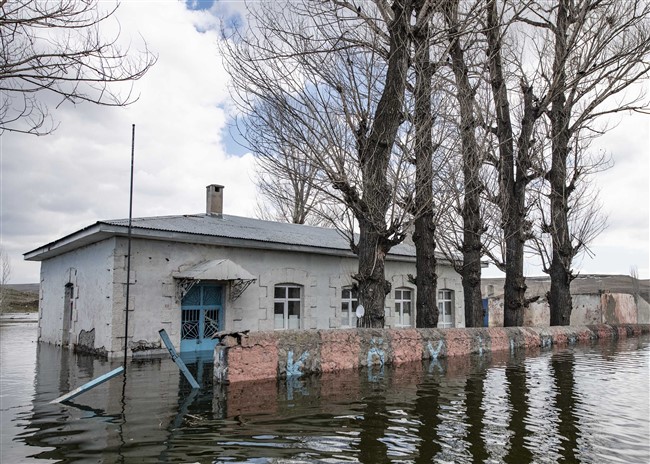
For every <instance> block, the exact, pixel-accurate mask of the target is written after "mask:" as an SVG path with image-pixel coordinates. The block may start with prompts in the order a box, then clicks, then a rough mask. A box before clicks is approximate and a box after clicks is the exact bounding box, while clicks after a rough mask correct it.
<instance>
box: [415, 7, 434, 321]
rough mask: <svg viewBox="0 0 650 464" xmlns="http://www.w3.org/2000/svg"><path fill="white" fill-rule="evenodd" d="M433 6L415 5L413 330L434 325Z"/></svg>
mask: <svg viewBox="0 0 650 464" xmlns="http://www.w3.org/2000/svg"><path fill="white" fill-rule="evenodd" d="M435 3H437V2H431V1H427V0H418V1H416V2H415V14H416V20H415V26H414V27H413V46H414V49H415V52H414V58H413V68H414V73H415V88H414V114H413V124H414V126H415V148H414V152H415V153H414V155H415V203H414V207H415V208H414V209H415V210H414V213H415V214H414V216H415V232H414V233H413V242H414V243H415V248H416V257H415V268H416V277H415V278H414V279H413V280H414V281H415V284H416V286H417V311H416V326H417V327H420V328H423V327H436V326H437V325H438V305H437V302H436V301H437V275H436V265H437V259H436V242H435V232H436V222H435V218H434V216H435V214H434V201H433V153H434V151H435V147H434V145H433V138H432V137H433V134H432V131H433V123H434V117H433V109H432V105H433V102H432V98H431V93H432V80H433V75H434V73H435V67H436V63H435V62H432V60H431V46H432V34H431V17H432V14H431V13H432V9H433V8H434V7H435V6H436V5H434V4H435Z"/></svg>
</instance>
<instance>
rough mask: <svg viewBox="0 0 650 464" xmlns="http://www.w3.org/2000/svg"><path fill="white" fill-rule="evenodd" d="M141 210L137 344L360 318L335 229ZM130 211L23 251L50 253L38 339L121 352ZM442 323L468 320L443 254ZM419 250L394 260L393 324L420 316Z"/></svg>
mask: <svg viewBox="0 0 650 464" xmlns="http://www.w3.org/2000/svg"><path fill="white" fill-rule="evenodd" d="M223 190H224V189H223V187H222V186H220V185H209V186H208V187H207V206H206V213H205V214H190V215H180V216H165V217H151V218H139V219H134V220H133V223H132V225H133V227H132V250H131V275H130V284H131V285H130V286H129V292H130V297H129V300H130V301H129V331H128V333H129V339H128V347H129V354H133V355H140V354H153V353H156V352H158V351H159V350H160V349H161V348H160V346H161V345H160V339H159V335H158V331H159V330H160V329H161V328H164V329H166V331H167V333H168V334H169V336H170V337H171V339H172V341H173V342H174V345H175V347H176V349H177V350H180V351H181V352H183V353H192V352H202V351H211V350H212V348H213V347H214V344H215V340H214V339H212V335H213V334H214V333H215V332H218V331H223V330H227V331H240V330H252V331H264V330H286V329H328V328H331V329H337V328H344V327H355V326H356V316H355V312H354V311H355V308H356V306H357V297H356V291H355V290H354V287H353V284H354V281H353V279H352V275H353V274H355V273H356V272H357V258H356V256H355V255H354V254H353V253H352V252H351V251H350V249H349V245H348V243H347V241H346V240H345V239H344V238H343V237H342V236H341V235H340V234H339V233H338V232H337V231H336V230H334V229H327V228H320V227H311V226H306V225H297V224H286V223H278V222H270V221H262V220H258V219H250V218H245V217H238V216H229V215H225V214H222V205H223ZM127 237H128V220H127V219H120V220H109V221H99V222H97V223H95V224H93V225H90V226H88V227H86V228H84V229H81V230H79V231H77V232H74V233H73V234H70V235H68V236H65V237H62V238H59V239H58V240H55V241H54V242H51V243H48V244H47V245H43V246H41V247H39V248H37V249H35V250H33V251H30V252H28V253H25V259H26V260H29V261H40V262H41V282H40V302H39V340H40V341H43V342H47V343H52V344H57V345H63V346H66V347H74V348H76V349H79V350H83V351H89V352H95V353H98V354H102V355H107V356H109V357H114V356H119V355H121V354H122V353H123V350H124V332H125V330H124V324H125V307H126V287H127V286H126V282H127V276H126V274H127V245H128V238H127ZM439 263H440V264H439V268H438V270H437V273H438V276H439V278H438V289H439V296H440V302H439V306H440V307H441V308H443V311H441V316H440V324H439V326H440V327H463V326H464V311H463V309H462V308H463V292H462V286H461V281H460V277H459V275H458V274H457V273H456V272H455V271H454V270H453V269H452V267H451V266H450V265H449V264H448V263H446V262H445V261H443V260H442V259H441V260H440V261H439ZM409 274H413V275H415V248H414V247H413V246H412V245H409V244H401V245H398V246H396V247H394V248H393V249H392V250H391V253H390V254H389V255H388V257H387V259H386V279H387V280H389V281H390V282H391V284H392V290H391V293H390V294H389V295H387V297H386V308H385V311H386V326H387V327H412V326H414V322H415V316H416V315H415V311H416V298H417V294H416V288H415V286H414V285H413V284H412V283H410V282H409V280H408V275H409Z"/></svg>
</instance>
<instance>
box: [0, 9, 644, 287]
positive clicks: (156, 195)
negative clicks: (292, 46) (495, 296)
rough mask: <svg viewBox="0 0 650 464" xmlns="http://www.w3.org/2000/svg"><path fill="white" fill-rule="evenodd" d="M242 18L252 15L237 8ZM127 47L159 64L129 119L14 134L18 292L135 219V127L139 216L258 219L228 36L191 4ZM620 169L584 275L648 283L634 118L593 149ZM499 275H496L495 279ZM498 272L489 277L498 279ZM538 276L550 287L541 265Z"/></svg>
mask: <svg viewBox="0 0 650 464" xmlns="http://www.w3.org/2000/svg"><path fill="white" fill-rule="evenodd" d="M233 5H234V6H236V7H240V4H238V3H237V4H233ZM118 17H119V22H120V26H121V29H122V36H123V38H124V39H127V40H132V42H133V44H134V46H136V44H137V43H138V40H139V35H138V34H142V36H143V37H145V38H146V40H147V42H148V44H149V46H150V48H151V49H152V50H153V51H155V52H157V53H158V54H159V61H158V63H157V64H156V66H155V67H154V68H153V69H152V70H151V71H150V72H149V73H148V74H147V75H146V76H145V77H144V78H143V79H142V80H140V81H139V82H137V83H136V91H137V92H139V93H140V95H141V97H140V100H139V101H138V102H136V103H135V104H133V105H132V106H130V107H128V108H106V107H97V106H93V105H90V104H82V105H78V106H66V105H63V106H62V107H61V108H60V109H59V110H58V111H57V112H56V114H55V117H56V118H57V119H58V120H59V121H60V122H61V125H60V128H59V129H58V130H57V131H56V132H55V133H54V134H53V135H51V136H47V137H40V138H37V137H31V136H26V135H19V134H10V133H6V134H4V135H3V136H2V137H1V138H0V153H1V155H2V161H1V165H0V169H1V178H2V186H1V192H2V198H1V201H0V206H1V214H0V221H1V224H0V225H1V232H2V244H3V246H4V247H5V248H6V249H7V251H8V252H9V253H10V257H11V259H12V267H13V272H12V279H11V280H12V282H15V283H22V282H37V281H38V280H39V279H38V275H39V264H38V263H29V262H25V261H23V259H22V253H24V252H26V251H29V250H31V249H34V248H36V247H38V246H41V245H43V244H45V243H48V242H50V241H52V240H55V239H57V238H59V237H61V236H63V235H65V234H68V233H71V232H74V231H75V230H78V229H80V228H82V227H85V226H87V225H90V224H92V223H94V222H95V221H97V220H100V219H112V218H124V217H127V216H128V192H129V169H130V153H131V124H136V160H135V191H134V215H135V216H136V217H137V216H154V215H164V214H183V213H196V212H202V211H203V210H204V206H205V205H204V202H205V190H204V188H205V186H206V185H208V184H211V183H221V184H224V185H226V190H225V204H224V209H225V211H226V212H227V213H230V214H237V215H244V216H251V215H253V212H254V207H255V189H254V185H253V183H252V181H251V177H252V171H251V170H252V166H253V163H252V157H251V156H250V155H245V156H242V157H237V156H234V155H231V154H229V153H228V151H227V148H226V142H227V139H226V138H227V136H228V129H227V127H226V119H227V115H226V113H225V112H224V110H223V109H222V108H223V107H225V106H227V104H228V92H227V82H228V78H227V75H226V73H225V72H224V70H223V68H222V66H221V59H220V58H219V57H218V49H217V46H216V41H217V40H218V26H217V23H216V20H215V17H214V15H212V14H211V13H210V12H209V11H205V10H204V11H190V10H187V9H186V8H185V6H184V3H183V2H169V1H156V2H125V3H123V4H122V5H121V7H120V9H119V10H118ZM593 148H594V149H599V148H600V149H604V150H606V151H607V152H609V153H611V154H612V157H613V159H614V161H615V166H614V167H613V168H612V169H611V170H609V171H606V172H604V173H602V174H600V175H599V176H598V177H597V178H596V182H598V185H599V187H600V189H601V199H602V201H603V203H604V208H605V211H606V212H607V213H608V215H609V223H610V226H609V228H608V229H607V231H606V232H605V233H603V234H602V235H601V236H600V237H599V238H598V239H597V240H596V242H595V243H594V244H593V245H592V247H591V251H592V252H593V253H594V254H595V257H594V258H593V259H592V258H589V257H586V258H584V259H583V260H582V261H581V262H580V263H577V268H579V269H580V270H581V271H582V272H586V273H596V272H597V273H618V274H627V273H628V272H629V268H630V266H631V265H636V266H638V268H639V272H640V276H641V277H644V278H648V277H649V276H650V275H649V272H650V265H649V261H650V247H649V244H648V242H649V237H648V221H649V218H648V215H649V210H650V207H649V205H648V199H649V198H650V195H649V187H648V185H649V179H650V172H649V171H650V168H649V160H650V121H649V120H648V118H647V117H644V116H642V115H633V116H627V115H626V116H622V117H621V118H620V124H619V125H618V127H616V128H614V129H613V130H612V131H611V132H610V133H608V134H607V135H605V136H604V137H602V138H601V139H599V140H597V141H596V142H594V144H593ZM492 269H493V268H492ZM494 273H495V272H494V271H493V270H488V272H486V274H488V275H491V274H494ZM527 273H529V274H531V275H532V274H535V275H539V274H541V269H539V267H535V266H534V264H533V263H531V264H529V265H528V266H527Z"/></svg>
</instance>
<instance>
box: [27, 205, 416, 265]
mask: <svg viewBox="0 0 650 464" xmlns="http://www.w3.org/2000/svg"><path fill="white" fill-rule="evenodd" d="M128 225H129V220H128V219H111V220H104V221H98V222H96V223H95V224H92V225H90V226H88V227H85V228H83V229H81V230H78V231H76V232H74V233H72V234H70V235H67V236H65V237H61V238H59V239H57V240H55V241H53V242H51V243H48V244H46V245H43V246H41V247H39V248H37V249H35V250H32V251H29V252H27V253H25V255H24V256H25V259H27V260H30V261H32V260H34V261H40V260H43V259H47V258H50V257H53V256H56V255H58V254H61V253H66V252H68V251H70V250H73V249H75V248H79V247H82V246H85V245H88V244H91V243H95V242H98V241H100V240H104V239H106V238H109V237H113V236H124V235H126V234H127V230H128ZM132 225H133V234H134V236H135V237H141V238H149V239H158V240H172V241H183V242H194V241H196V242H197V243H206V244H215V245H223V246H238V247H247V246H250V247H253V248H269V249H286V250H293V251H305V252H314V253H326V254H337V255H340V254H345V255H351V254H352V253H351V250H350V244H349V243H348V240H347V239H346V238H345V237H344V236H343V235H342V234H341V233H340V232H339V231H337V230H336V229H330V228H326V227H314V226H308V225H303V224H288V223H282V222H273V221H264V220H261V219H252V218H247V217H241V216H230V215H226V214H224V215H214V214H188V215H180V216H157V217H148V218H134V219H133V222H132ZM389 256H393V257H398V256H399V257H402V258H406V259H408V260H411V259H414V258H415V246H413V245H411V244H409V243H401V244H399V245H397V246H395V247H393V248H392V249H391V251H390V253H389Z"/></svg>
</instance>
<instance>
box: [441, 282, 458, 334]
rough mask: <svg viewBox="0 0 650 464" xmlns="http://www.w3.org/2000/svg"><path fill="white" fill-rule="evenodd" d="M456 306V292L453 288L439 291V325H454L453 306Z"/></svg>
mask: <svg viewBox="0 0 650 464" xmlns="http://www.w3.org/2000/svg"><path fill="white" fill-rule="evenodd" d="M453 307H454V292H453V290H446V289H443V290H440V291H438V311H439V315H438V327H440V328H442V329H444V328H445V327H453V326H454V321H453V317H452V308H453Z"/></svg>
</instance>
